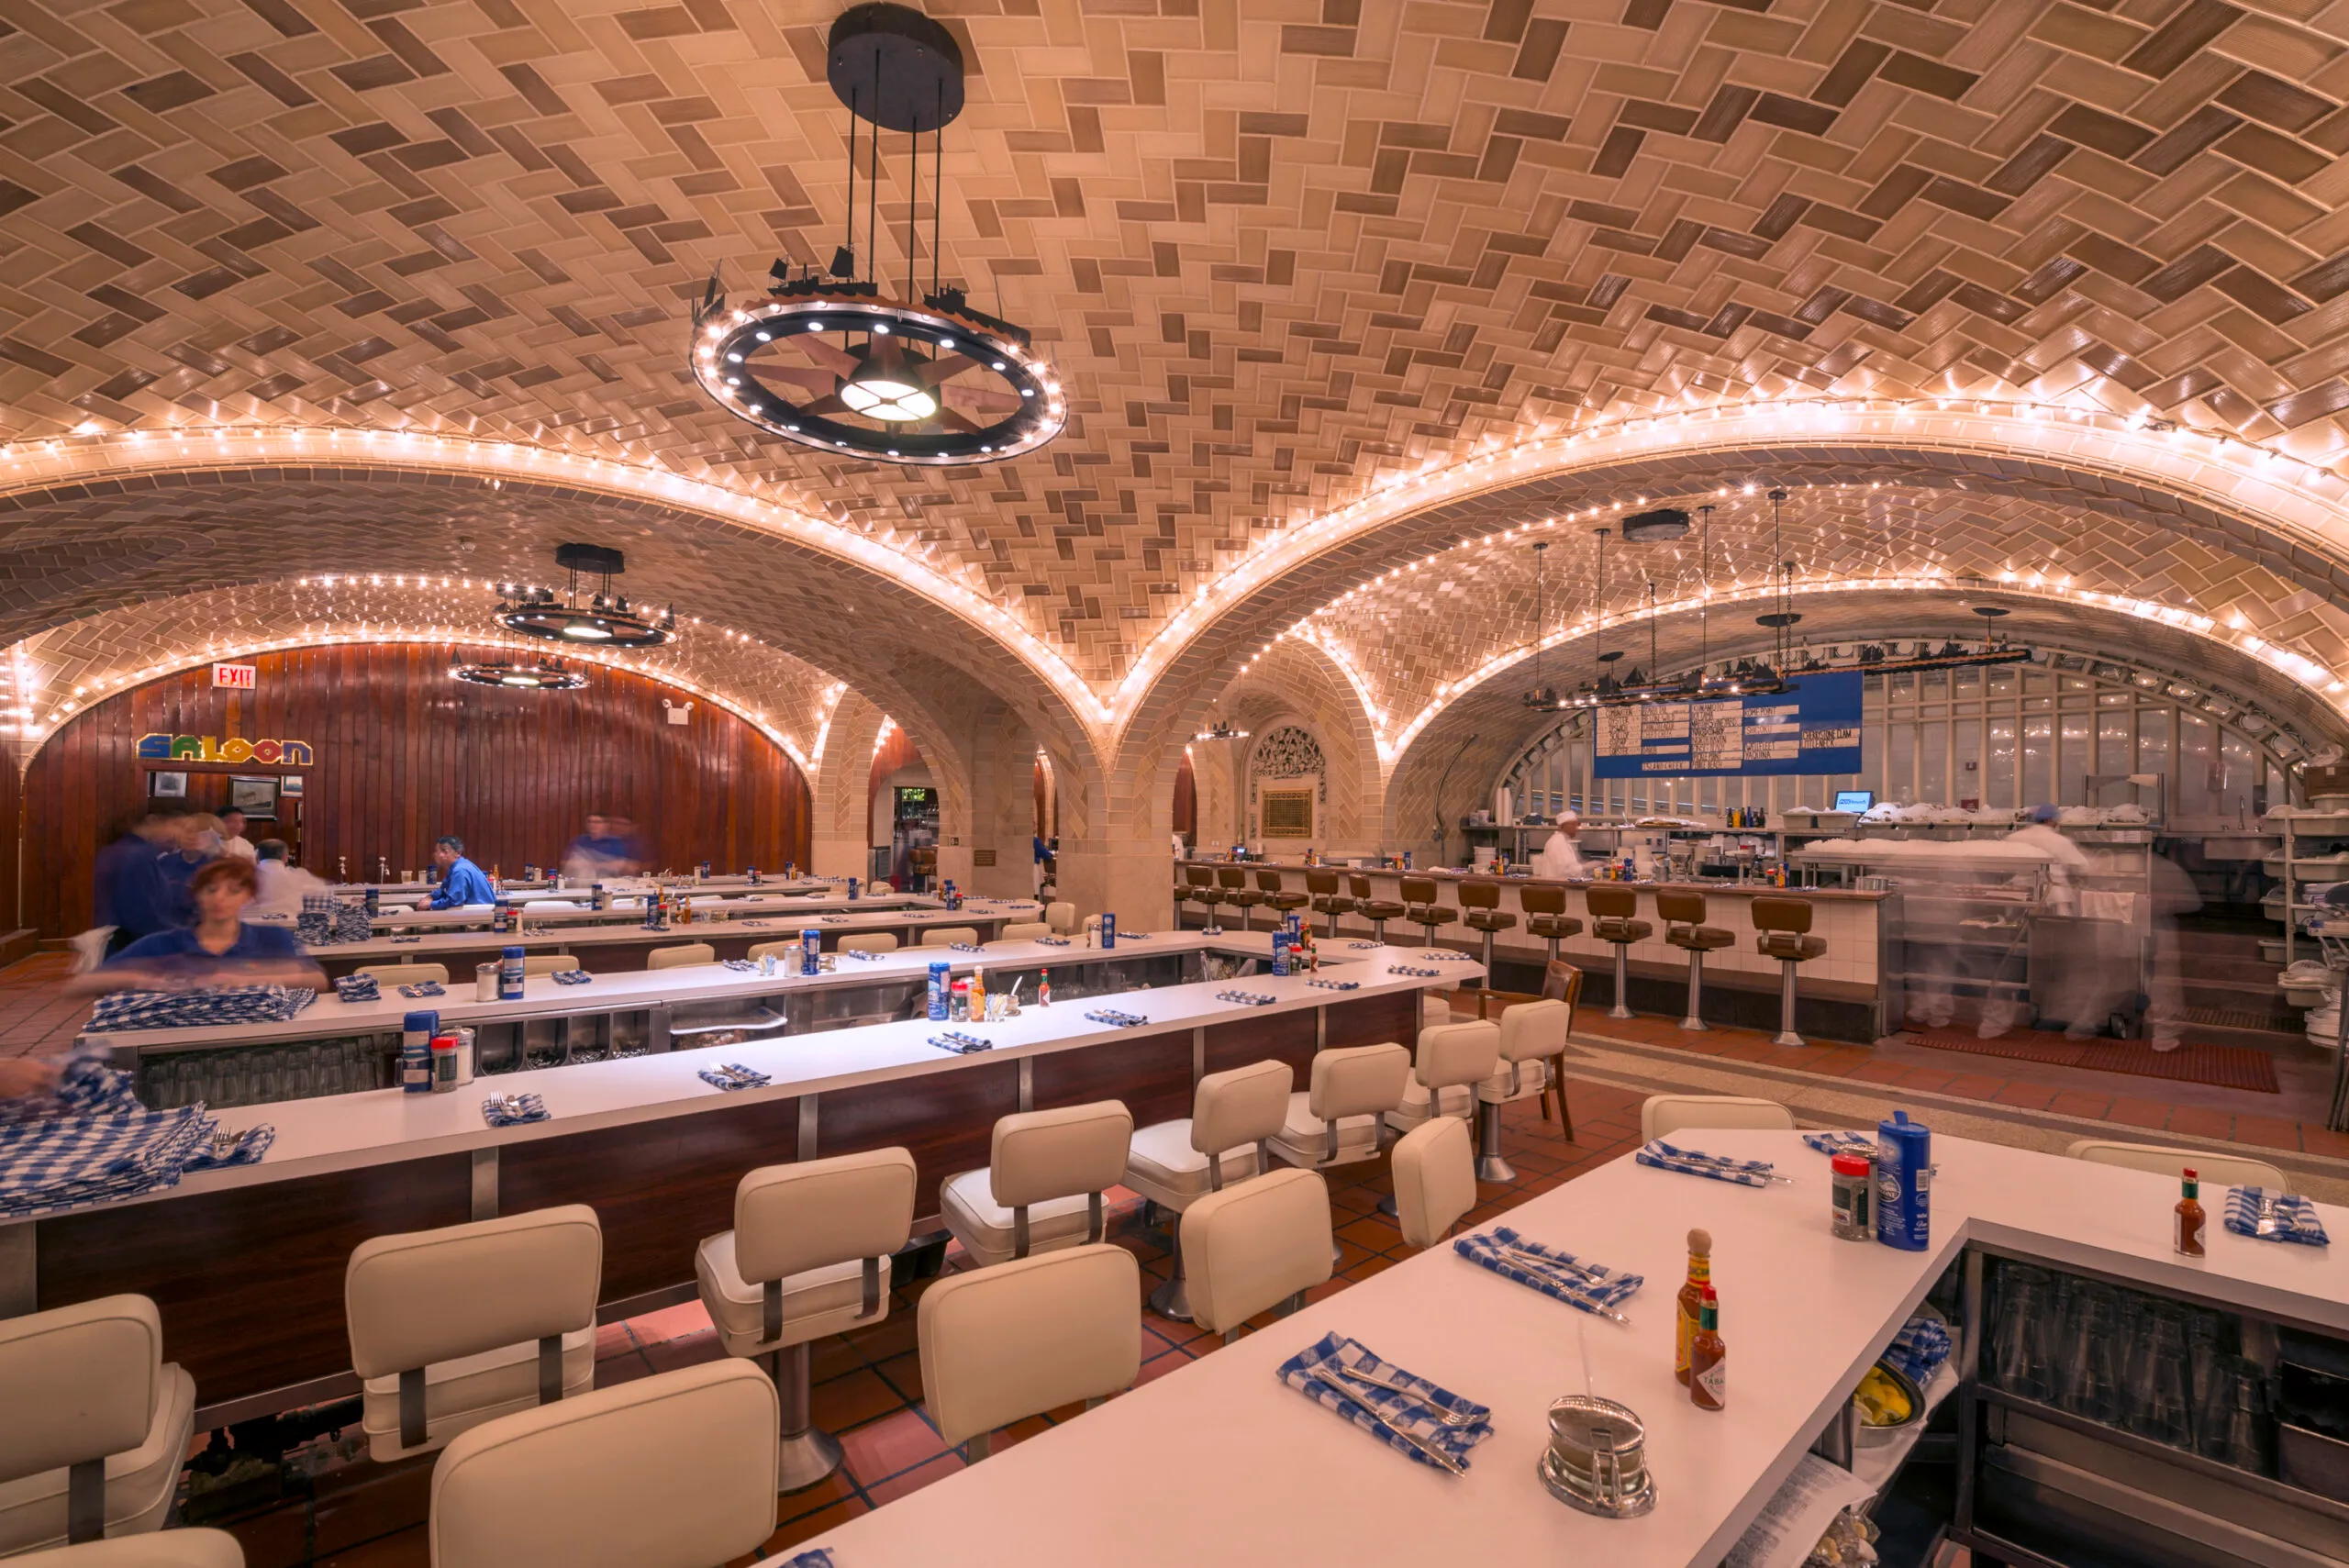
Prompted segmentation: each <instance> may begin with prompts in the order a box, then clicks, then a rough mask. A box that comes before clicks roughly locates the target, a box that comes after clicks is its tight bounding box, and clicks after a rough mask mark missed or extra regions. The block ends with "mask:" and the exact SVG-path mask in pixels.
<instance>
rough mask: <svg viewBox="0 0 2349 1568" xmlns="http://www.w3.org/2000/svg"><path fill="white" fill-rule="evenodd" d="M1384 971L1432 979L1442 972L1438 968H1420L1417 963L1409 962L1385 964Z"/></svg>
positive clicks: (1414, 977) (1419, 978)
mask: <svg viewBox="0 0 2349 1568" xmlns="http://www.w3.org/2000/svg"><path fill="white" fill-rule="evenodd" d="M1386 973H1389V974H1408V975H1409V976H1411V977H1412V978H1413V979H1415V980H1433V979H1434V978H1435V977H1436V976H1437V975H1439V974H1441V973H1443V971H1442V970H1440V969H1421V968H1419V966H1418V965H1417V964H1410V963H1390V964H1388V965H1387V966H1386Z"/></svg>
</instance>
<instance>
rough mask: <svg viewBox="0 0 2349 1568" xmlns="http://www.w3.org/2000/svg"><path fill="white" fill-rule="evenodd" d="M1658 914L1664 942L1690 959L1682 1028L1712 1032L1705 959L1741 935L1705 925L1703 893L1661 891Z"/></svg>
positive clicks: (1658, 894) (1656, 900)
mask: <svg viewBox="0 0 2349 1568" xmlns="http://www.w3.org/2000/svg"><path fill="white" fill-rule="evenodd" d="M1655 912H1656V913H1657V914H1659V915H1661V916H1663V917H1664V940H1665V941H1667V942H1669V943H1671V944H1672V945H1673V946H1674V947H1676V948H1678V949H1680V950H1681V951H1684V952H1686V953H1687V955H1688V1016H1687V1017H1686V1018H1682V1019H1681V1020H1680V1027H1681V1028H1682V1029H1709V1028H1710V1027H1711V1026H1710V1025H1709V1024H1707V1023H1706V1022H1705V955H1706V954H1707V953H1709V952H1719V951H1720V950H1721V949H1723V948H1725V947H1730V946H1732V945H1733V944H1735V942H1736V941H1737V933H1736V932H1734V931H1725V930H1723V929H1721V928H1720V927H1719V926H1708V925H1707V924H1705V895H1703V894H1701V893H1688V892H1685V891H1681V890H1678V889H1666V888H1659V889H1657V891H1656V895H1655Z"/></svg>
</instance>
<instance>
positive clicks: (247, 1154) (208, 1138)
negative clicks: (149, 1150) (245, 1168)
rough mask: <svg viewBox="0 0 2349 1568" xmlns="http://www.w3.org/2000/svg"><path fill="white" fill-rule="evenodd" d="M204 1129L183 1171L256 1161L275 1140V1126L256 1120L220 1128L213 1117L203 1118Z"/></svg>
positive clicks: (255, 1162)
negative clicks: (238, 1127) (230, 1129)
mask: <svg viewBox="0 0 2349 1568" xmlns="http://www.w3.org/2000/svg"><path fill="white" fill-rule="evenodd" d="M205 1127H206V1129H208V1130H207V1131H206V1134H205V1136H204V1137H203V1138H202V1139H201V1140H198V1141H197V1143H196V1146H195V1153H193V1154H191V1155H189V1156H188V1162H187V1163H186V1164H185V1165H183V1166H182V1167H180V1168H181V1169H182V1170H184V1171H217V1170H219V1169H221V1168H222V1167H224V1166H228V1165H258V1164H260V1163H261V1161H262V1155H264V1154H267V1153H268V1152H269V1146H270V1145H271V1144H273V1143H274V1142H276V1141H277V1129H275V1128H274V1127H272V1126H271V1125H270V1124H269V1123H267V1122H265V1121H264V1122H257V1123H255V1124H254V1125H253V1126H251V1127H249V1128H247V1129H245V1130H244V1131H242V1132H228V1131H226V1130H224V1129H222V1128H221V1127H220V1124H219V1121H218V1119H217V1118H210V1117H207V1118H205Z"/></svg>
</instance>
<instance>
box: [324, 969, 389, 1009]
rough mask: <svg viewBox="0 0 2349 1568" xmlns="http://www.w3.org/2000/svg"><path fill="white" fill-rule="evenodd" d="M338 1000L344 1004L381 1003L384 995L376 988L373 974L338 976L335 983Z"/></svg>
mask: <svg viewBox="0 0 2349 1568" xmlns="http://www.w3.org/2000/svg"><path fill="white" fill-rule="evenodd" d="M334 994H335V996H336V999H337V1000H339V1001H344V1002H380V1001H382V1000H383V999H384V995H383V993H382V992H381V991H379V990H377V989H376V988H375V977H374V976H373V975H372V974H343V975H338V976H336V978H335V983H334Z"/></svg>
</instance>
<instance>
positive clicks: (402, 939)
mask: <svg viewBox="0 0 2349 1568" xmlns="http://www.w3.org/2000/svg"><path fill="white" fill-rule="evenodd" d="M384 940H386V941H389V942H391V943H392V944H393V945H395V946H397V945H399V944H401V943H403V942H420V941H422V940H424V939H423V938H422V937H386V938H385V939H384Z"/></svg>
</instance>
